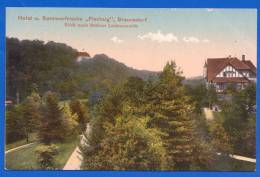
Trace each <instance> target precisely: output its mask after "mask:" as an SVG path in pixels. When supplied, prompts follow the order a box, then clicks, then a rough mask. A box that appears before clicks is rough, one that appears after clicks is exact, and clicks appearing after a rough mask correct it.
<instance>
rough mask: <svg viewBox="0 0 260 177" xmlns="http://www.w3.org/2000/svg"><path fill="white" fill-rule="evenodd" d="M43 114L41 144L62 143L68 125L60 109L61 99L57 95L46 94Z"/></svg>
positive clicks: (40, 133)
mask: <svg viewBox="0 0 260 177" xmlns="http://www.w3.org/2000/svg"><path fill="white" fill-rule="evenodd" d="M43 113H44V114H43V116H42V119H41V125H40V129H39V137H40V140H41V142H43V143H46V144H50V143H52V142H56V141H62V140H63V139H64V138H65V136H64V133H65V131H66V125H65V124H64V121H63V116H62V110H61V108H60V107H59V99H58V97H57V95H56V94H55V93H52V92H47V93H46V95H45V103H44V108H43Z"/></svg>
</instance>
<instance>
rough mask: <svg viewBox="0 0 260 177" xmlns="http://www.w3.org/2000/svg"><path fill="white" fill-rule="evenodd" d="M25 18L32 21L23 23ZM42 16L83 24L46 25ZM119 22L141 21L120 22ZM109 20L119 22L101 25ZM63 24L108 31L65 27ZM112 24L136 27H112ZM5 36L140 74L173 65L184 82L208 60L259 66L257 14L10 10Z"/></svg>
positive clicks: (228, 11)
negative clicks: (105, 59) (100, 57)
mask: <svg viewBox="0 0 260 177" xmlns="http://www.w3.org/2000/svg"><path fill="white" fill-rule="evenodd" d="M19 16H20V17H19ZM26 16H27V17H32V19H33V20H25V19H24V17H26ZM43 16H45V17H72V18H82V19H83V21H62V20H43ZM21 17H23V19H21ZM118 17H119V18H123V19H127V20H132V19H134V20H136V19H141V20H142V21H141V22H140V21H137V22H136V21H135V22H132V21H131V22H119V21H117V19H118ZM34 18H37V20H35V19H34ZM110 18H113V19H114V20H115V21H110V22H106V21H103V20H104V19H110ZM85 19H86V21H85ZM93 19H97V20H99V21H94V20H93ZM65 22H67V23H69V22H70V24H73V23H74V24H75V25H77V24H83V25H84V24H88V25H89V24H90V23H91V24H99V25H103V24H105V25H107V27H77V26H76V27H75V26H74V27H71V26H70V27H68V26H67V27H65V25H64V23H65ZM111 24H119V25H135V27H131V28H126V27H108V25H111ZM6 36H7V37H16V38H19V39H20V40H22V39H30V40H34V39H37V40H43V41H45V42H48V41H55V42H61V43H66V44H67V45H70V46H72V47H73V48H75V49H77V50H78V51H86V52H88V53H89V54H90V55H91V56H94V55H96V54H102V53H104V54H106V55H108V56H109V57H111V58H114V59H115V60H117V61H120V62H122V63H124V64H126V65H127V66H130V67H133V68H136V69H143V70H150V71H161V70H162V69H163V66H164V65H165V64H166V62H167V61H170V60H174V61H175V62H176V64H177V66H179V67H180V69H181V70H182V71H183V74H184V76H185V77H196V76H201V75H202V73H203V66H204V63H205V61H206V59H207V58H218V57H228V56H230V55H231V56H233V57H237V58H239V59H241V56H242V54H245V55H246V59H250V60H251V61H252V62H253V63H254V64H256V61H257V58H256V57H257V11H256V9H206V8H204V9H179V8H177V9H174V8H163V9H155V8H154V9H143V8H140V9H122V8H118V9H109V8H21V7H19V8H7V9H6Z"/></svg>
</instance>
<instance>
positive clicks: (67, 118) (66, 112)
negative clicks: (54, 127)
mask: <svg viewBox="0 0 260 177" xmlns="http://www.w3.org/2000/svg"><path fill="white" fill-rule="evenodd" d="M62 116H63V121H64V122H63V124H64V126H65V130H66V132H64V135H65V136H71V135H73V134H75V133H76V132H78V130H77V127H78V120H79V118H78V115H77V114H76V113H72V111H71V109H70V107H69V105H68V104H67V103H65V105H64V106H63V108H62Z"/></svg>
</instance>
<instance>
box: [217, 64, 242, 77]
mask: <svg viewBox="0 0 260 177" xmlns="http://www.w3.org/2000/svg"><path fill="white" fill-rule="evenodd" d="M224 73H226V76H224ZM216 77H243V75H242V74H240V73H239V72H238V71H237V70H236V69H235V68H233V67H232V66H231V65H228V66H226V67H225V68H224V69H223V70H222V71H221V72H220V73H219V74H218V75H217V76H216Z"/></svg>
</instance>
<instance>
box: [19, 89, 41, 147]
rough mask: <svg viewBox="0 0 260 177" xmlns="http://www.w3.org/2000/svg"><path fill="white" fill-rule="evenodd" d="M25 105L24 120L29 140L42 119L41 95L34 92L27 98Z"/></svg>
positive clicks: (27, 139)
mask: <svg viewBox="0 0 260 177" xmlns="http://www.w3.org/2000/svg"><path fill="white" fill-rule="evenodd" d="M22 106H23V121H24V128H25V134H26V141H27V143H28V142H29V134H30V133H32V132H35V131H37V130H38V127H39V121H40V119H41V116H42V113H41V97H40V96H39V94H37V93H35V92H33V93H32V94H31V95H30V96H28V97H27V98H26V100H25V101H24V103H23V104H22Z"/></svg>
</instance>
